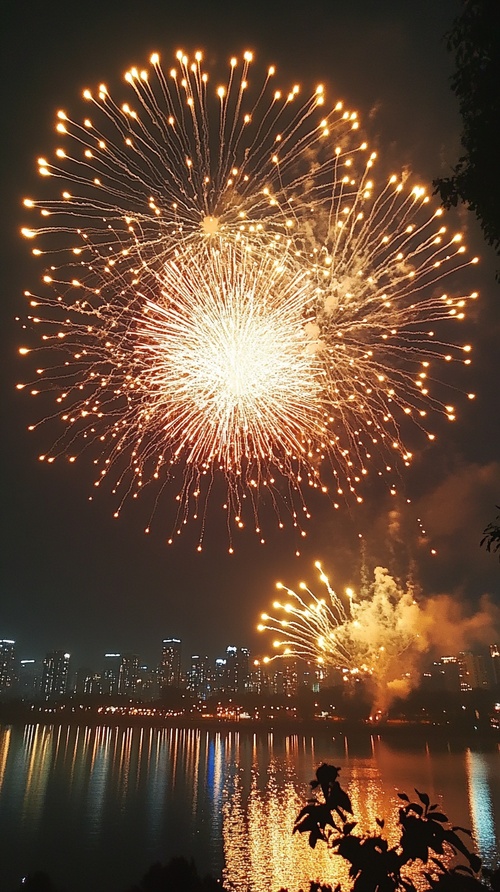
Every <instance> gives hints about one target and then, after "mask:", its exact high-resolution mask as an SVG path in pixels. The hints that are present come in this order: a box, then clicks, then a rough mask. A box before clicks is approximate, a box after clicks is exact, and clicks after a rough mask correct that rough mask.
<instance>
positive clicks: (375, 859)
mask: <svg viewBox="0 0 500 892" xmlns="http://www.w3.org/2000/svg"><path fill="white" fill-rule="evenodd" d="M339 771H340V768H337V767H335V766H334V765H327V764H323V765H320V766H319V768H318V770H317V771H316V779H315V780H313V781H311V789H312V794H313V795H312V798H311V799H309V800H308V802H307V805H305V806H304V808H303V809H302V810H301V811H300V813H299V814H298V815H297V819H296V821H295V825H294V828H293V832H294V833H296V832H299V833H308V834H309V845H310V846H311V847H312V848H314V847H315V846H316V843H317V842H318V841H321V842H324V843H326V845H327V846H328V847H329V848H330V849H331V850H332V851H333V852H334V853H335V854H337V855H340V856H341V857H342V858H344V859H345V860H346V861H348V862H349V864H350V865H351V866H350V869H349V876H350V878H351V880H352V881H353V884H352V886H351V889H350V892H399V890H401V892H417V890H418V892H434V890H435V892H476V890H477V892H480V890H483V892H484V890H493V892H499V890H500V871H499V870H497V871H495V872H491V871H488V870H487V869H486V868H483V869H482V870H481V859H480V858H479V857H478V855H476V854H475V853H474V852H471V851H470V849H469V848H468V846H467V845H466V844H465V843H464V841H463V840H462V838H461V837H460V836H459V835H458V834H459V833H463V834H466V835H467V836H470V835H471V834H470V831H469V830H466V829H465V828H463V827H452V826H451V825H450V823H449V821H448V818H447V816H446V815H445V814H443V812H441V811H439V810H438V806H437V805H435V804H434V805H431V803H430V800H429V797H428V795H427V793H421V792H419V791H418V790H417V789H415V792H416V794H417V797H418V801H416V802H411V801H410V799H409V797H408V796H407V795H406V793H399V794H398V795H399V798H400V799H401V806H400V808H399V816H398V824H399V827H400V828H401V833H400V838H399V840H398V842H397V843H396V845H394V846H392V847H390V846H389V843H388V841H387V839H385V837H384V836H382V831H383V829H384V821H383V820H381V819H380V818H376V819H375V820H376V824H377V830H376V831H375V832H374V833H372V834H367V833H361V834H355V833H353V830H354V828H355V827H356V826H357V821H349V820H347V815H352V813H353V812H352V806H351V801H350V799H349V796H348V794H347V793H346V791H345V790H343V789H342V787H341V786H340V783H339V781H338V776H339ZM449 855H451V856H453V858H454V859H456V858H458V857H459V856H460V855H461V856H462V857H463V858H464V859H465V862H466V863H465V864H455V865H453V866H451V867H450V866H448V865H447V864H446V863H445V862H444V860H443V856H444V857H446V856H449ZM418 862H420V865H419V866H420V868H421V870H420V876H419V878H418V880H415V881H414V879H413V878H410V877H409V876H407V875H405V868H406V867H408V866H410V865H415V864H416V863H417V864H418ZM412 873H413V874H414V873H415V871H414V869H413V871H412ZM480 873H481V874H482V879H481V878H480V876H479V874H480ZM483 879H484V880H485V881H486V882H483ZM415 882H417V885H415ZM425 882H427V885H426V886H425V887H423V885H422V884H423V883H425ZM319 890H321V892H327V890H331V887H330V886H319V885H318V884H316V883H311V892H319ZM334 892H342V888H341V886H340V884H338V885H337V886H336V887H335V890H334ZM346 892H347V890H346Z"/></svg>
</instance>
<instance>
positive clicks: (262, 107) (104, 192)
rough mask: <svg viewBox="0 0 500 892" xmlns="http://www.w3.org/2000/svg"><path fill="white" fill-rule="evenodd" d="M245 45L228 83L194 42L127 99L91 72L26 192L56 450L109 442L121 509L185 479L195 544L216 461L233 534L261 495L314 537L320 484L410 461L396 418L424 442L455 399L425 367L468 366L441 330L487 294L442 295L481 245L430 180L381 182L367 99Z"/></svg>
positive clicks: (138, 82)
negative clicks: (362, 117) (456, 223)
mask: <svg viewBox="0 0 500 892" xmlns="http://www.w3.org/2000/svg"><path fill="white" fill-rule="evenodd" d="M251 62H252V56H251V54H250V53H245V54H244V56H243V59H242V60H240V61H238V60H237V59H231V61H230V67H229V75H228V77H226V80H225V83H224V85H217V83H215V85H214V84H212V80H211V77H210V78H209V75H208V72H207V71H206V70H205V69H204V66H203V60H202V56H201V53H196V54H195V55H194V56H193V58H192V59H191V58H188V56H186V55H185V54H184V53H182V52H180V53H178V54H177V60H176V64H175V67H174V68H172V69H171V70H170V71H169V72H166V71H164V70H163V68H162V67H161V65H160V60H159V57H158V55H157V54H154V55H153V56H151V59H150V63H151V67H150V68H149V69H148V70H137V69H134V68H133V69H131V70H130V71H128V72H127V73H126V75H125V80H126V81H127V82H128V85H129V89H131V91H132V95H131V97H130V98H129V99H128V101H126V102H122V103H118V102H116V101H115V100H114V99H113V98H112V96H111V94H110V92H109V91H108V89H107V87H106V86H105V85H103V84H101V85H100V87H99V88H98V89H97V90H96V91H90V90H85V91H84V94H83V96H84V99H85V100H86V102H87V103H88V105H89V111H88V117H84V118H83V120H81V121H76V120H72V119H71V118H70V116H69V115H68V114H67V113H66V112H64V111H59V112H58V114H57V122H56V132H57V134H58V136H59V138H60V142H59V143H58V145H57V146H56V147H55V149H54V151H53V152H52V153H51V155H50V157H49V156H47V157H43V158H39V159H38V167H39V172H40V174H41V176H42V177H43V178H44V179H45V180H47V182H48V184H49V186H50V188H48V191H47V194H46V196H45V197H43V196H42V197H41V198H39V199H36V200H35V199H25V201H24V204H25V206H26V207H27V208H30V209H31V210H32V213H33V214H35V215H36V216H37V222H36V223H35V224H34V225H31V226H26V227H24V228H23V234H24V235H25V236H26V237H27V238H28V239H33V240H34V248H33V253H34V254H35V255H36V256H38V257H40V258H43V262H44V270H43V276H42V278H43V291H42V292H41V293H40V294H37V295H35V294H32V293H31V292H27V296H28V298H29V302H30V306H31V307H33V308H34V310H33V313H30V316H29V320H30V323H32V324H33V325H34V324H35V323H36V324H37V325H38V326H39V327H41V329H42V335H41V339H40V340H39V341H38V342H37V341H36V340H34V339H33V341H32V342H31V341H30V342H28V343H27V344H26V346H24V345H23V347H22V348H21V352H22V353H34V354H35V356H39V357H40V360H39V362H38V365H39V366H40V367H39V368H37V369H36V382H35V383H31V384H29V385H26V384H20V385H19V387H20V388H23V387H25V386H28V387H29V388H30V390H31V391H32V392H33V393H34V394H37V393H39V392H41V391H44V390H45V391H47V390H54V391H55V394H56V396H55V399H56V414H57V415H58V417H59V418H60V419H61V421H62V422H63V425H64V429H63V432H62V434H61V436H60V437H59V438H58V439H57V441H56V443H55V444H54V446H53V447H52V448H51V449H50V450H49V451H48V452H47V454H46V455H43V456H41V458H42V459H45V460H48V461H53V460H55V458H57V457H59V456H63V455H65V456H67V457H68V458H69V459H70V460H71V461H74V460H75V458H76V456H77V455H78V454H79V452H80V450H81V446H82V444H84V445H85V444H87V443H90V442H94V441H97V442H98V443H99V445H100V454H101V458H97V459H96V463H97V464H98V465H99V466H100V467H99V473H98V480H97V481H96V484H99V483H100V482H101V481H103V480H112V481H113V482H112V484H111V486H112V488H113V490H114V491H116V493H117V498H118V506H117V510H116V514H117V515H118V514H119V512H120V507H121V504H122V503H123V500H124V498H125V497H126V495H128V494H129V493H130V494H132V495H133V496H137V495H138V494H139V493H140V492H141V490H142V489H143V488H144V486H145V485H146V484H148V483H153V482H154V483H156V484H157V485H158V487H159V491H161V490H162V489H163V487H164V486H165V485H166V484H168V485H169V486H170V481H172V478H174V479H178V481H179V482H178V486H177V521H176V522H175V524H174V527H173V528H174V530H175V531H176V532H180V530H181V529H182V526H183V524H184V523H185V522H187V521H188V520H189V518H190V517H192V516H194V517H195V518H196V519H197V520H198V521H199V529H200V540H199V547H200V548H201V542H202V539H203V535H204V530H205V521H206V517H207V514H206V511H207V499H208V495H209V493H210V492H211V490H212V483H213V479H214V475H217V474H221V475H223V476H224V477H225V479H226V481H227V498H226V500H225V502H224V509H225V511H226V512H227V517H228V529H229V531H230V533H229V535H230V539H231V536H232V533H231V531H232V530H233V529H234V528H235V527H236V528H238V527H241V526H243V525H244V524H245V522H246V519H251V522H252V524H253V526H254V528H255V530H256V531H257V533H258V535H259V536H260V537H261V538H262V540H263V534H262V531H261V521H260V519H259V501H260V500H262V495H263V493H268V494H269V495H268V500H269V501H270V502H272V504H273V505H274V507H275V508H276V512H277V516H278V521H279V523H280V524H282V525H283V522H284V521H286V518H287V516H288V517H289V518H290V520H291V522H292V523H293V525H294V526H295V527H297V528H298V529H300V531H301V532H302V534H304V533H305V531H304V529H303V520H304V518H306V517H307V516H308V514H309V511H308V507H307V490H308V488H309V487H312V488H314V489H322V490H324V491H327V490H328V491H329V492H331V494H332V496H333V502H334V504H335V505H336V507H338V505H339V504H340V501H341V499H342V498H344V496H346V497H354V498H356V499H358V500H359V501H361V499H362V495H361V493H360V488H359V484H360V481H361V480H362V478H363V476H364V475H366V474H367V473H368V471H369V468H370V466H373V467H376V468H377V470H378V471H380V470H381V469H385V470H388V471H389V472H390V471H391V469H392V467H393V459H392V456H393V455H394V454H396V455H397V456H399V460H400V462H401V463H403V464H408V463H409V461H410V459H411V453H410V451H409V449H408V446H407V445H406V443H405V441H404V436H403V434H404V432H402V430H401V423H402V421H403V419H405V418H406V417H409V418H410V419H412V420H413V421H415V422H416V424H417V425H419V426H420V427H421V428H422V429H423V430H424V431H425V433H426V435H427V436H429V437H430V438H431V439H432V438H433V437H434V434H433V433H432V432H431V431H430V430H429V428H428V426H427V422H426V417H427V414H428V412H429V410H431V409H434V410H437V411H438V412H441V413H443V414H444V415H445V416H447V417H448V418H449V419H450V420H453V418H454V417H455V409H454V407H453V406H452V405H449V404H448V403H445V402H444V401H443V400H442V399H441V397H440V395H439V392H437V393H434V392H433V391H431V386H430V384H429V381H431V380H432V378H433V377H436V378H437V379H438V380H439V379H440V377H441V376H440V375H439V374H436V373H434V372H433V371H431V365H432V364H433V363H436V362H441V361H445V362H452V361H454V360H457V361H460V362H465V363H469V362H470V359H469V355H468V354H469V351H470V347H469V346H468V345H464V344H460V345H455V346H450V345H449V344H448V343H447V341H446V342H445V341H443V337H446V336H445V335H444V336H443V334H442V332H443V330H444V323H445V322H448V323H449V324H450V325H454V324H455V323H456V321H457V320H460V319H463V318H464V315H465V306H466V303H467V301H468V300H469V299H471V298H474V297H476V294H475V293H474V292H473V293H472V294H467V295H464V294H463V293H460V294H459V295H450V294H449V293H448V292H447V293H443V292H442V291H441V284H440V282H441V279H442V278H443V277H445V276H449V275H450V274H451V273H456V272H457V270H459V269H461V268H462V267H463V266H465V265H467V264H468V263H470V262H475V260H476V258H473V259H472V260H470V259H467V257H466V252H465V248H464V246H463V244H462V239H461V236H460V234H458V233H457V234H454V233H449V232H448V231H447V229H446V227H445V226H443V225H442V221H441V220H440V216H441V211H440V210H432V209H431V208H430V205H429V200H428V197H427V196H426V195H425V192H424V190H423V189H421V188H420V187H415V186H409V185H408V184H407V183H403V182H402V180H401V178H400V177H396V176H391V177H390V178H389V179H388V181H387V182H386V183H385V184H384V185H383V186H382V187H381V188H378V187H376V186H375V182H374V180H373V165H374V162H375V154H374V153H370V152H369V150H368V146H367V143H366V142H365V141H364V140H363V139H361V138H360V136H359V123H358V119H357V115H356V113H354V112H350V111H346V110H345V109H344V107H343V105H342V103H340V102H338V103H336V104H335V105H334V106H333V107H332V108H331V109H330V110H327V105H326V97H325V90H324V88H323V86H321V85H320V86H318V87H316V89H315V90H314V92H313V93H312V95H311V96H310V97H309V99H307V100H306V101H305V102H304V101H303V100H301V99H300V98H299V97H300V90H299V87H298V85H294V86H292V88H291V89H290V90H287V91H284V92H283V91H280V90H279V89H275V87H274V85H273V83H274V80H275V69H274V67H271V68H269V69H268V70H267V72H266V73H265V74H264V76H263V77H261V78H260V79H259V77H258V76H256V77H255V79H254V77H253V72H252V71H251ZM54 182H55V183H56V184H58V187H59V188H60V192H59V194H57V196H56V197H54ZM456 287H457V280H455V284H454V288H456ZM458 287H459V286H458ZM449 340H450V341H451V342H452V343H453V342H455V340H456V339H455V337H454V336H452V335H450V336H449ZM44 418H45V416H44ZM40 423H41V422H40ZM35 426H36V425H33V427H35ZM388 455H389V456H390V458H388ZM396 464H397V461H396ZM391 485H392V484H391ZM147 529H149V526H148V527H147ZM169 541H172V536H170V537H169ZM230 549H232V544H231V542H230Z"/></svg>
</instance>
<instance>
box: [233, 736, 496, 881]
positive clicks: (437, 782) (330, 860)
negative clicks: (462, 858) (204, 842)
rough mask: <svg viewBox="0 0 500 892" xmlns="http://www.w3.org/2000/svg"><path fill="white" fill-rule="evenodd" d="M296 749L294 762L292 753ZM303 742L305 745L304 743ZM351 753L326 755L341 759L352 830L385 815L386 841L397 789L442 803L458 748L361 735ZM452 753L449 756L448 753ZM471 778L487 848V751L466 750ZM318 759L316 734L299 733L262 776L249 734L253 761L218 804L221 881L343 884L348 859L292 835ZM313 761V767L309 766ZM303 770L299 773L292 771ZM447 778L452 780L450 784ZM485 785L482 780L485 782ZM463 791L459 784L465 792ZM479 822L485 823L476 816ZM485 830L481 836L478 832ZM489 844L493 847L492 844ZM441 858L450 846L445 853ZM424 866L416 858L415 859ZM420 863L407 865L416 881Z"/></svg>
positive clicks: (392, 834) (394, 833)
mask: <svg viewBox="0 0 500 892" xmlns="http://www.w3.org/2000/svg"><path fill="white" fill-rule="evenodd" d="M299 749H300V751H301V756H306V758H305V759H304V758H302V759H301V762H300V764H299V761H298V760H297V759H296V752H297V751H298V750H299ZM303 749H304V752H302V750H303ZM352 749H353V750H356V755H354V753H353V755H352V756H351V758H350V759H349V757H348V756H347V753H348V747H347V741H346V744H345V750H346V756H347V757H346V758H344V759H342V758H341V759H340V760H339V757H338V755H337V756H335V757H332V758H331V759H330V761H332V762H333V763H335V764H336V765H341V766H342V767H341V773H340V782H341V785H342V786H343V787H344V789H346V790H347V792H348V793H349V796H350V798H351V802H352V807H353V812H354V819H355V820H356V821H357V822H358V827H357V829H356V831H355V832H360V833H373V832H380V831H379V828H378V827H377V825H376V818H383V819H384V820H385V827H384V830H383V835H384V836H385V837H386V838H387V839H388V841H389V844H390V845H395V844H396V842H397V840H398V839H399V833H400V829H399V827H398V824H397V818H398V806H399V805H400V804H401V803H400V800H399V799H398V796H397V794H398V792H407V793H408V795H410V797H412V796H415V794H414V787H415V786H416V787H417V788H418V789H420V790H424V791H426V792H428V793H429V795H430V797H431V800H432V801H433V802H437V803H439V804H440V805H441V802H442V800H443V797H444V803H443V807H444V808H445V810H446V809H447V804H446V803H447V800H448V798H450V797H449V796H448V793H449V792H450V791H452V790H453V784H454V786H455V787H456V777H455V781H454V782H453V779H452V778H451V777H450V774H449V772H450V771H451V770H452V769H454V770H455V771H456V758H457V757H456V754H455V755H454V756H451V754H450V753H448V752H446V753H444V754H440V753H437V754H434V755H433V758H432V761H431V759H430V758H429V754H428V753H427V754H426V753H425V751H424V752H423V758H422V757H421V756H415V754H411V755H409V754H408V753H407V752H397V751H396V750H394V749H389V748H388V747H387V746H386V745H385V744H384V743H383V742H382V741H381V740H380V738H378V737H372V739H371V740H367V741H366V746H363V747H362V751H359V750H360V745H359V742H358V743H357V744H356V742H355V745H353V746H352ZM450 756H451V758H450ZM469 760H470V765H469V777H470V778H471V781H470V783H475V795H476V797H477V801H476V824H477V826H476V825H475V830H476V836H477V842H478V843H479V845H480V849H481V851H482V852H484V853H486V852H487V850H488V847H487V846H486V845H485V842H484V835H485V833H489V834H490V847H493V848H494V835H493V836H492V835H491V834H492V830H491V827H492V825H491V820H492V813H491V802H490V811H489V813H488V814H489V817H488V814H485V815H481V814H480V809H481V802H482V801H483V799H484V797H483V799H481V795H482V794H481V795H480V791H481V783H483V782H486V781H485V778H486V774H485V771H486V769H485V764H484V757H478V759H476V758H475V755H473V754H471V755H470V756H469ZM320 761H322V759H321V758H320V759H317V758H316V751H315V748H314V740H313V739H307V740H306V739H305V738H303V739H302V741H301V742H300V746H299V741H298V740H294V739H293V738H290V739H289V740H288V741H286V742H285V745H284V748H283V750H282V751H281V753H280V757H273V756H272V755H271V754H270V758H269V763H268V766H267V776H266V775H265V773H264V772H263V771H262V766H259V762H258V760H257V759H256V741H255V739H254V740H253V759H252V766H251V768H249V773H250V779H249V783H248V778H247V777H246V776H245V775H246V772H243V771H240V772H239V773H238V774H236V775H235V777H234V779H233V783H232V784H231V785H230V786H227V787H226V796H225V803H224V808H223V831H222V836H223V845H224V857H225V864H226V866H225V870H224V883H225V885H226V886H228V887H231V888H233V889H234V890H235V892H247V890H248V889H249V888H251V889H252V892H276V890H278V889H281V888H286V889H289V890H292V892H293V890H297V889H307V888H309V884H310V882H311V880H315V881H318V882H320V883H328V884H330V885H332V886H335V884H337V883H341V884H342V886H343V888H348V865H347V864H346V863H345V862H344V861H343V859H342V858H340V857H339V856H338V855H335V854H331V853H330V852H329V850H328V848H327V846H326V845H323V844H321V843H319V844H318V845H317V846H316V848H315V849H314V850H313V849H311V848H310V847H309V844H308V839H307V834H302V835H301V834H298V833H297V834H295V835H292V828H293V825H294V822H295V818H296V816H297V814H298V813H299V811H300V809H301V808H302V807H303V805H304V804H305V801H306V799H307V798H308V796H309V793H310V788H309V786H308V784H307V783H304V777H305V776H307V777H308V779H309V773H307V774H305V773H304V772H309V771H310V777H312V776H313V774H314V769H315V766H317V764H319V762H320ZM307 764H309V765H310V768H308V767H307ZM298 770H299V771H300V773H301V775H302V776H301V778H300V779H299V778H298V776H297V771H298ZM450 781H451V785H450ZM483 785H484V784H483ZM463 792H464V791H463ZM461 798H462V797H461V795H459V796H458V798H457V797H453V796H451V800H452V801H451V803H450V804H451V808H450V809H448V813H449V814H450V817H451V819H452V822H455V820H456V819H458V820H459V821H463V820H464V815H466V814H467V806H466V805H465V808H464V807H463V806H464V803H462V802H461ZM481 822H482V823H481ZM481 834H482V836H481ZM492 850H493V849H492ZM442 860H444V862H445V863H448V862H449V860H450V853H446V854H445V855H444V857H443V859H442ZM420 867H421V865H420ZM419 873H420V868H419V867H418V865H417V866H416V867H412V868H410V869H408V870H407V875H408V877H411V878H412V879H413V881H414V882H416V883H417V885H418V875H419Z"/></svg>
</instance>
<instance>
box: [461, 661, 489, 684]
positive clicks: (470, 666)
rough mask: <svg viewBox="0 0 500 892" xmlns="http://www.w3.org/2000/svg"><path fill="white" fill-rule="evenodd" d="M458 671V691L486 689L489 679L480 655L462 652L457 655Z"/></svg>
mask: <svg viewBox="0 0 500 892" xmlns="http://www.w3.org/2000/svg"><path fill="white" fill-rule="evenodd" d="M458 666H459V671H460V690H462V691H474V690H477V688H488V687H489V679H488V673H487V671H486V666H485V664H484V659H483V656H482V654H473V653H471V651H462V653H459V655H458Z"/></svg>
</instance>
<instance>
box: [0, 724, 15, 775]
mask: <svg viewBox="0 0 500 892" xmlns="http://www.w3.org/2000/svg"><path fill="white" fill-rule="evenodd" d="M11 733H12V728H1V729H0V791H1V789H2V784H3V779H4V775H5V766H6V764H7V757H8V755H9V748H10V738H11Z"/></svg>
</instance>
